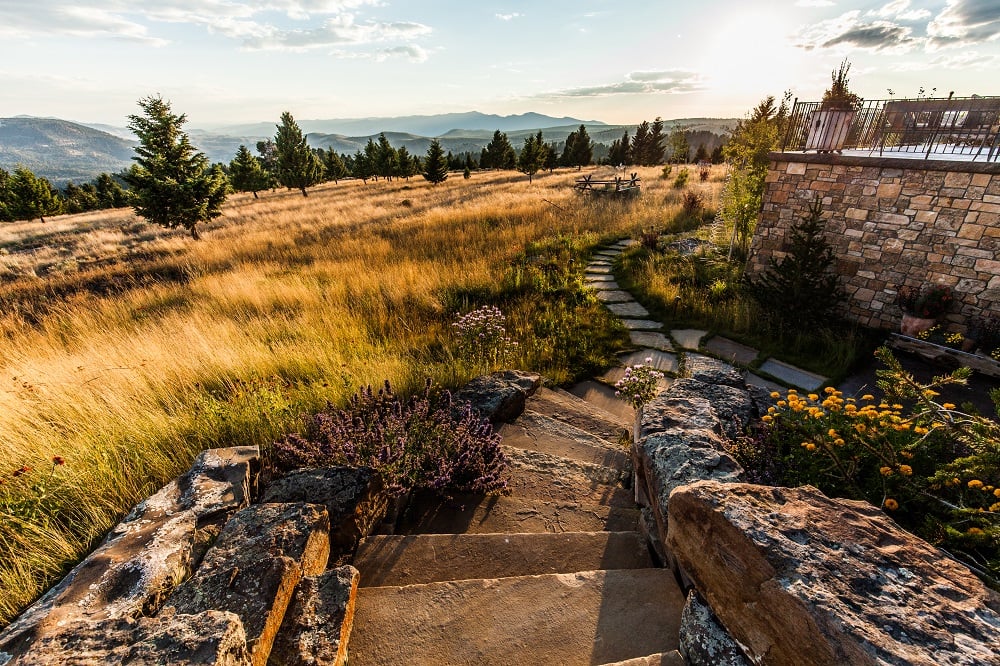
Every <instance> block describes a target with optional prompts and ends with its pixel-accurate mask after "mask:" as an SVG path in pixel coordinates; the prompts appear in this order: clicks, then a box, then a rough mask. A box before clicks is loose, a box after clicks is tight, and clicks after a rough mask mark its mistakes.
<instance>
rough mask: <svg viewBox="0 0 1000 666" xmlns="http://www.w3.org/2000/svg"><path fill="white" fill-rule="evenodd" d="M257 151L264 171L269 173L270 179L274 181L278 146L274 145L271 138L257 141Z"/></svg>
mask: <svg viewBox="0 0 1000 666" xmlns="http://www.w3.org/2000/svg"><path fill="white" fill-rule="evenodd" d="M257 153H258V154H259V155H260V163H261V165H262V166H263V167H264V171H266V172H268V173H269V174H271V181H272V182H274V181H275V178H276V176H275V174H277V172H278V148H277V146H275V145H274V141H272V140H271V139H267V140H266V141H258V142H257Z"/></svg>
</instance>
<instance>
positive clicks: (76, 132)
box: [0, 117, 134, 185]
mask: <svg viewBox="0 0 1000 666" xmlns="http://www.w3.org/2000/svg"><path fill="white" fill-rule="evenodd" d="M133 145H134V142H132V141H128V140H126V139H123V138H121V137H118V136H113V135H111V134H108V133H107V132H102V131H101V130H98V129H94V128H92V127H87V126H85V125H80V124H78V123H71V122H69V121H66V120H58V119H55V118H30V117H18V118H0V167H2V168H4V169H6V170H7V171H12V170H14V169H15V168H17V166H18V165H23V166H25V167H27V168H28V169H31V171H33V172H34V173H35V174H37V175H40V176H44V177H45V178H48V179H49V180H50V181H52V183H53V184H54V185H63V184H65V183H66V182H67V181H70V180H72V181H75V182H77V183H80V182H86V181H89V180H92V179H93V178H95V177H96V176H98V175H100V174H101V173H102V172H104V171H107V172H109V173H114V172H117V171H120V170H121V169H123V168H126V167H128V166H129V165H130V164H131V163H132V155H133V154H134V153H133V152H132V146H133Z"/></svg>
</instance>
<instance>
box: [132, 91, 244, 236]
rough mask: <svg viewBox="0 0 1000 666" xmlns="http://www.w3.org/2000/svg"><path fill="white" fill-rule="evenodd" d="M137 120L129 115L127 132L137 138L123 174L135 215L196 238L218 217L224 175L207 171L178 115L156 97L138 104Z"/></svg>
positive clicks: (185, 120)
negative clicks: (200, 226)
mask: <svg viewBox="0 0 1000 666" xmlns="http://www.w3.org/2000/svg"><path fill="white" fill-rule="evenodd" d="M139 108H141V109H142V110H143V115H130V116H129V125H128V126H129V129H131V130H132V131H133V132H134V133H135V135H136V136H137V137H138V138H139V145H138V146H136V148H135V152H136V157H133V158H132V159H133V160H135V162H136V163H135V164H133V165H132V168H131V169H129V170H128V172H126V174H125V175H124V178H125V181H126V182H127V183H128V184H129V186H130V187H131V189H132V195H133V203H132V207H133V208H134V209H135V212H136V213H137V214H138V215H140V216H142V217H144V218H146V219H147V220H149V221H150V222H153V223H155V224H159V225H161V226H164V227H167V228H174V227H183V228H185V229H187V230H188V231H189V232H190V233H191V237H192V238H194V239H196V240H197V239H198V237H199V236H198V223H199V222H207V221H208V220H211V219H212V218H215V217H218V216H219V215H221V214H222V204H223V203H224V202H225V200H226V188H227V185H228V183H227V181H226V178H225V174H220V173H219V172H218V171H215V170H213V169H210V168H209V165H208V158H206V157H205V155H204V154H203V153H200V152H198V151H197V150H196V149H195V148H194V146H192V145H191V141H190V140H189V139H188V136H187V134H186V133H185V132H183V131H182V130H181V127H182V126H183V125H184V123H185V122H187V117H186V116H185V115H184V114H181V115H176V114H174V113H172V112H171V110H170V102H167V101H165V100H164V99H163V98H162V97H160V96H156V97H146V98H143V99H140V100H139Z"/></svg>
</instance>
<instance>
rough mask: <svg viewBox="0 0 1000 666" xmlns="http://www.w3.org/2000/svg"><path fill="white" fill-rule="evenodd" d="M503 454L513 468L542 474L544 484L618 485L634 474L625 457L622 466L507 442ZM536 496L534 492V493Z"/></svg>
mask: <svg viewBox="0 0 1000 666" xmlns="http://www.w3.org/2000/svg"><path fill="white" fill-rule="evenodd" d="M503 449H504V454H505V455H506V456H507V462H508V463H509V464H510V467H511V469H512V471H514V472H518V471H524V472H532V473H535V474H538V475H540V476H539V477H538V478H539V479H543V480H544V484H543V485H548V484H550V483H557V482H565V483H560V485H565V484H566V483H569V484H572V485H575V486H588V487H589V486H592V485H594V484H599V485H605V486H618V485H621V484H624V483H627V482H628V481H627V479H629V478H631V475H632V466H631V465H630V464H629V463H628V461H627V460H626V461H625V462H624V463H623V464H622V465H621V466H619V467H611V466H608V465H601V464H595V463H591V462H584V461H582V460H577V459H574V458H568V457H566V456H561V455H558V454H553V453H546V452H544V451H536V450H531V449H519V448H517V447H514V446H504V447H503ZM532 497H534V495H532Z"/></svg>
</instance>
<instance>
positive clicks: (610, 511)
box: [396, 494, 639, 534]
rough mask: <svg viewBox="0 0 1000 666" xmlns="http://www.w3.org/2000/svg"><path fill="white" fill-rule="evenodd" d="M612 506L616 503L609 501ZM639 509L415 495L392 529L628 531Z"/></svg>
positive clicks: (634, 525) (633, 527)
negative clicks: (445, 498) (449, 498)
mask: <svg viewBox="0 0 1000 666" xmlns="http://www.w3.org/2000/svg"><path fill="white" fill-rule="evenodd" d="M615 500H616V501H615V504H621V503H623V502H620V501H618V500H620V497H617V496H616V497H615ZM638 525H639V510H638V509H636V508H635V505H634V504H633V505H632V506H621V505H618V506H611V505H610V504H599V503H596V502H595V503H589V502H580V501H574V500H573V499H572V498H569V499H566V498H561V497H560V498H556V499H540V498H533V497H502V496H500V497H498V496H490V497H483V496H481V495H464V496H463V495H458V496H456V497H454V498H452V499H451V500H444V499H441V498H440V497H437V496H436V495H432V494H418V495H416V496H414V498H413V499H412V500H411V501H410V505H409V506H408V507H407V509H406V511H405V512H404V513H403V516H402V517H401V518H400V520H399V523H398V525H397V526H396V532H397V533H398V534H489V533H498V532H512V533H514V532H522V533H523V532H601V531H607V532H629V531H633V530H636V529H638Z"/></svg>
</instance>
